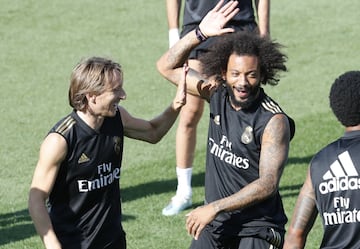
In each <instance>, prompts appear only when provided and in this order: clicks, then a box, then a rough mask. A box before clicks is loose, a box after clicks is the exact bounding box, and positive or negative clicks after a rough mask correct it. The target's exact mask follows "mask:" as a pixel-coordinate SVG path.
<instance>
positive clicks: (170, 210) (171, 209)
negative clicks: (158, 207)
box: [162, 195, 192, 216]
mask: <svg viewBox="0 0 360 249" xmlns="http://www.w3.org/2000/svg"><path fill="white" fill-rule="evenodd" d="M191 205H192V202H191V197H190V198H182V197H179V196H176V195H175V196H174V197H172V198H171V201H170V203H169V204H168V205H167V206H166V207H165V208H164V209H163V210H162V214H163V215H165V216H171V215H176V214H178V213H179V212H181V211H183V210H185V209H187V208H189V207H191Z"/></svg>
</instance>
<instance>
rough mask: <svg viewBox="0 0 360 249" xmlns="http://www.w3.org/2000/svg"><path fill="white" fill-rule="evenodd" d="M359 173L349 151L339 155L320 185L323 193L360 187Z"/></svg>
mask: <svg viewBox="0 0 360 249" xmlns="http://www.w3.org/2000/svg"><path fill="white" fill-rule="evenodd" d="M358 176H359V174H358V172H357V170H356V168H355V166H354V163H353V161H352V160H351V157H350V154H349V152H347V151H345V152H343V153H342V154H340V155H339V156H338V160H336V161H335V162H333V163H332V164H331V165H330V169H329V170H328V171H327V172H326V173H325V174H324V175H323V180H324V181H323V182H322V183H320V185H319V191H320V193H321V194H328V193H331V192H335V191H345V190H358V189H360V179H359V177H358Z"/></svg>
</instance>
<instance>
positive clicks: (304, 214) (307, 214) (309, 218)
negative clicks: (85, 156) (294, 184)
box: [284, 170, 318, 249]
mask: <svg viewBox="0 0 360 249" xmlns="http://www.w3.org/2000/svg"><path fill="white" fill-rule="evenodd" d="M317 214H318V211H317V209H316V204H315V193H314V189H313V186H312V182H311V177H310V171H309V170H308V173H307V176H306V180H305V182H304V184H303V186H302V188H301V191H300V194H299V197H298V199H297V201H296V205H295V209H294V213H293V215H292V218H291V222H290V226H289V228H288V232H287V234H286V237H285V244H284V249H299V248H304V247H305V243H306V238H307V236H308V234H309V232H310V230H311V228H312V227H313V225H314V222H315V220H316V217H317Z"/></svg>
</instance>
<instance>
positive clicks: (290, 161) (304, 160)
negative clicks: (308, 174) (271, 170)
mask: <svg viewBox="0 0 360 249" xmlns="http://www.w3.org/2000/svg"><path fill="white" fill-rule="evenodd" d="M312 158H313V155H311V156H306V157H290V158H289V159H288V162H287V164H286V165H290V164H306V165H308V164H309V163H310V161H311V159H312Z"/></svg>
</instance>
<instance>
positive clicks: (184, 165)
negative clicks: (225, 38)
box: [162, 0, 270, 216]
mask: <svg viewBox="0 0 360 249" xmlns="http://www.w3.org/2000/svg"><path fill="white" fill-rule="evenodd" d="M227 2H229V1H228V0H225V1H224V4H226V3H227ZM217 3H218V0H201V1H200V0H185V3H184V15H183V25H182V30H181V34H180V37H184V36H185V35H186V34H187V33H189V32H190V31H192V30H194V29H195V28H196V27H197V26H198V25H199V23H200V22H201V20H202V19H203V17H204V16H205V15H206V14H207V13H208V12H209V10H211V9H212V8H214V7H215V5H216V4H217ZM254 3H255V7H254V6H253V1H252V0H239V1H238V6H237V7H238V8H239V12H238V13H237V14H236V15H235V16H234V17H233V18H232V20H230V21H229V22H228V23H227V25H226V27H231V28H233V29H235V31H238V30H246V31H253V32H258V33H259V34H260V35H261V36H269V35H270V20H269V19H270V0H255V1H254ZM181 4H182V1H181V0H167V1H166V8H167V19H168V27H169V47H171V46H173V45H174V43H176V42H177V41H178V40H179V15H180V8H181V6H182V5H181ZM255 10H256V11H255ZM215 39H216V37H210V38H209V39H207V40H206V41H204V42H202V43H201V44H199V45H198V46H197V47H195V48H194V49H193V50H192V51H191V53H190V55H189V57H188V59H189V60H188V65H189V67H190V68H192V69H195V70H197V71H199V70H200V64H199V61H198V56H199V55H201V54H202V53H204V52H206V51H207V48H208V47H209V45H210V44H212V43H213V42H214V40H215ZM203 109H204V100H203V99H201V98H199V97H197V96H194V95H191V94H188V96H187V101H186V105H185V106H184V107H183V108H182V111H181V112H180V118H179V124H178V128H177V131H176V176H177V189H176V194H175V196H173V197H172V198H171V201H170V203H169V204H168V205H167V206H166V207H165V208H164V209H163V210H162V214H163V215H166V216H170V215H175V214H177V213H179V212H180V211H182V210H184V209H186V208H189V207H191V205H192V189H191V177H192V166H193V161H194V153H195V147H196V129H197V125H198V122H199V120H200V118H201V116H202V113H203Z"/></svg>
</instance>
